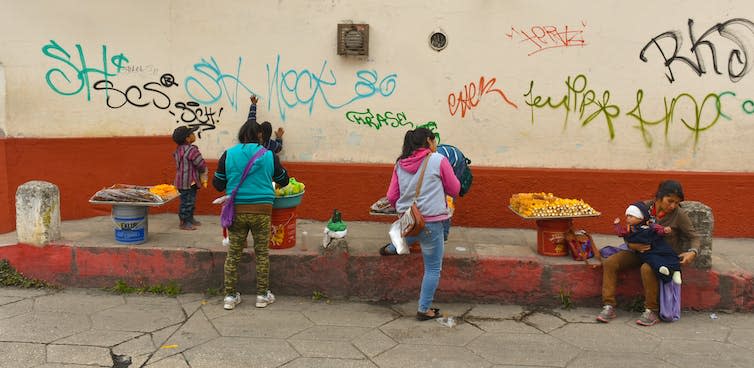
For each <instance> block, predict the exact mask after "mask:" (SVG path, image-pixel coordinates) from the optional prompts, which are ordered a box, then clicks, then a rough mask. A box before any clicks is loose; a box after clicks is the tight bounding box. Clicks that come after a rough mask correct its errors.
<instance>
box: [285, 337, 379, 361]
mask: <svg viewBox="0 0 754 368" xmlns="http://www.w3.org/2000/svg"><path fill="white" fill-rule="evenodd" d="M288 343H290V344H291V346H293V348H294V349H296V351H298V352H299V354H301V356H304V357H309V358H336V359H366V356H364V354H362V353H361V351H359V350H358V349H356V348H355V347H354V346H353V345H351V343H350V342H348V341H323V340H288Z"/></svg>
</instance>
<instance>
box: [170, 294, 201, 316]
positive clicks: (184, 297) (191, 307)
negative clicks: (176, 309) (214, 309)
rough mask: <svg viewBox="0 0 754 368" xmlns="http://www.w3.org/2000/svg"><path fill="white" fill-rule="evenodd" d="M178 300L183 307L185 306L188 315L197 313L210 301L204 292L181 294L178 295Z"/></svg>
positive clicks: (184, 310)
mask: <svg viewBox="0 0 754 368" xmlns="http://www.w3.org/2000/svg"><path fill="white" fill-rule="evenodd" d="M176 299H177V300H178V303H179V304H180V305H181V308H183V312H184V313H186V315H187V316H190V315H191V314H193V313H195V312H196V311H197V310H199V309H200V308H201V307H202V306H203V305H205V304H207V303H208V301H207V299H206V298H205V297H204V295H203V294H196V293H193V294H181V295H178V296H177V297H176Z"/></svg>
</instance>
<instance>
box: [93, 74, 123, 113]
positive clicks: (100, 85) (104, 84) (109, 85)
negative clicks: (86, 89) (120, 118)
mask: <svg viewBox="0 0 754 368" xmlns="http://www.w3.org/2000/svg"><path fill="white" fill-rule="evenodd" d="M92 88H94V90H95V91H101V90H104V91H105V96H107V97H106V98H105V103H106V104H107V107H109V108H111V109H119V108H121V107H123V105H125V104H127V103H128V97H126V94H125V93H123V92H122V91H121V90H119V89H117V88H115V87H113V82H111V81H109V80H107V79H102V80H98V81H96V82H94V85H93V86H92ZM110 91H112V92H117V96H120V97H122V98H123V102H122V103H121V104H120V105H118V104H115V103H112V102H111V100H114V99H115V98H114V95H115V94H111V93H110Z"/></svg>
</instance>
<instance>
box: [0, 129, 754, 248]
mask: <svg viewBox="0 0 754 368" xmlns="http://www.w3.org/2000/svg"><path fill="white" fill-rule="evenodd" d="M3 147H4V150H3V149H2V148H3ZM174 149H175V144H174V143H173V142H172V140H171V138H170V137H167V136H159V137H106V138H46V139H38V138H6V139H0V173H3V172H7V175H0V200H2V199H5V198H7V203H8V204H9V206H7V207H6V209H0V232H8V231H12V230H13V229H14V228H15V205H14V204H15V198H14V196H15V191H16V188H17V187H18V186H19V185H21V184H22V183H24V182H26V181H29V180H46V181H49V182H52V183H55V184H56V185H58V187H59V188H60V190H61V216H62V218H63V220H71V219H79V218H86V217H92V216H102V215H107V214H109V213H110V208H109V207H108V206H93V205H91V204H89V203H88V200H89V198H90V197H91V196H92V195H93V194H94V193H95V192H96V191H97V190H99V189H101V188H103V187H107V186H110V185H112V184H115V183H127V184H142V185H152V184H161V183H172V180H173V177H174V170H175V168H174V163H173V160H172V156H171V154H172V152H173V150H174ZM2 152H5V156H4V158H3V153H2ZM284 164H285V166H286V168H287V169H288V171H289V173H290V174H291V176H294V177H296V179H298V180H299V181H302V182H304V183H305V184H306V191H307V193H306V195H305V196H304V200H303V203H302V204H301V206H299V207H298V209H297V211H298V216H299V218H308V219H315V220H325V219H327V218H328V217H329V216H330V214H331V213H332V210H333V208H337V209H338V210H340V211H341V212H342V213H343V217H344V220H345V221H384V222H387V221H391V219H390V218H385V217H373V216H370V215H369V213H368V212H369V206H370V205H371V204H372V203H373V202H374V201H376V200H377V199H378V198H379V197H381V196H383V195H384V194H385V192H386V190H387V185H388V182H389V180H390V173H391V170H392V165H390V164H340V163H312V162H284ZM208 165H209V167H210V171H211V172H214V170H215V168H216V165H217V162H216V160H215V161H212V160H210V161H209V162H208ZM472 168H473V173H474V185H473V186H472V189H471V191H470V192H469V194H468V195H467V196H465V197H463V198H461V199H460V200H459V201H458V206H457V211H456V216H455V218H454V219H453V222H454V224H457V225H462V226H472V227H500V228H534V223H533V221H528V220H523V219H521V218H520V217H518V216H517V215H515V214H513V213H511V212H510V211H509V210H508V209H507V206H508V199H509V197H510V196H511V194H513V193H518V192H542V191H544V192H552V193H554V194H555V195H558V196H561V197H568V198H581V199H583V200H585V201H587V202H588V203H589V204H591V205H592V206H593V207H594V208H596V209H597V210H598V211H601V212H602V214H603V215H602V216H601V217H596V218H588V219H578V220H576V221H575V224H576V226H579V227H584V228H586V229H588V230H591V231H593V232H597V233H610V232H611V231H612V229H611V226H612V219H613V218H614V217H616V216H622V214H623V211H624V209H625V207H626V205H627V204H628V203H630V202H632V201H635V200H637V199H646V198H650V197H652V196H653V195H654V191H655V190H656V188H657V184H658V183H659V182H660V181H661V180H663V179H667V178H673V179H676V180H679V181H681V183H682V184H683V185H684V189H685V191H686V198H687V199H689V200H696V201H700V202H703V203H705V204H707V205H708V206H710V207H712V209H713V213H714V216H715V220H716V224H715V230H714V236H716V237H754V227H751V226H748V224H747V223H746V222H745V221H739V219H742V218H744V219H745V218H753V217H754V206H751V203H752V199H754V196H753V195H752V193H751V190H752V188H754V173H740V172H681V171H677V172H667V171H636V170H592V169H548V168H504V167H480V166H472ZM218 195H219V194H218V193H217V192H215V191H214V189H211V188H209V189H206V190H200V191H199V194H198V198H197V212H198V213H200V214H217V213H219V208H218V207H217V206H213V205H212V204H211V201H212V199H214V198H216V197H217V196H218ZM4 207H5V206H4ZM177 208H178V201H174V202H173V203H170V204H168V205H166V206H163V207H158V208H152V209H150V212H152V213H168V212H169V213H177Z"/></svg>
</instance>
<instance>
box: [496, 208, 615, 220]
mask: <svg viewBox="0 0 754 368" xmlns="http://www.w3.org/2000/svg"><path fill="white" fill-rule="evenodd" d="M508 209H509V210H511V212H513V213H515V214H517V215H519V216H520V217H521V218H523V219H526V220H563V219H570V218H580V217H597V216H600V215H602V213H601V212H597V213H595V214H592V215H571V216H546V217H534V216H524V215H522V214H520V213H518V212H516V211H515V210H514V209H513V208H512V207H511V206H510V205H508Z"/></svg>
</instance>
